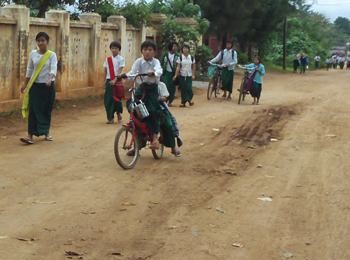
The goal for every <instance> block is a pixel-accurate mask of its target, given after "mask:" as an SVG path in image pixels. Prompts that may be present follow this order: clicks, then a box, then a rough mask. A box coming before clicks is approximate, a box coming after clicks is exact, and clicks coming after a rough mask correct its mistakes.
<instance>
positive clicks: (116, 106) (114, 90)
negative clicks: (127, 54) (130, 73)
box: [103, 41, 125, 124]
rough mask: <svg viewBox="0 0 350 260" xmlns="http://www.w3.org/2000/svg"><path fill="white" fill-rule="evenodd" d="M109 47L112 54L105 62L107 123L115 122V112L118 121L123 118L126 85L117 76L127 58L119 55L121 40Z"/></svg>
mask: <svg viewBox="0 0 350 260" xmlns="http://www.w3.org/2000/svg"><path fill="white" fill-rule="evenodd" d="M109 48H110V50H111V52H112V56H110V57H108V58H106V60H105V62H104V64H103V67H104V72H105V79H106V83H105V95H104V105H105V109H106V114H107V124H114V114H115V113H117V115H118V122H121V120H122V113H123V103H122V99H123V97H124V87H123V84H122V81H121V80H120V79H118V78H117V76H119V75H120V74H121V73H122V71H123V69H124V67H125V60H124V58H123V57H122V56H120V55H119V52H120V50H121V45H120V43H119V42H117V41H114V42H112V43H111V44H110V46H109Z"/></svg>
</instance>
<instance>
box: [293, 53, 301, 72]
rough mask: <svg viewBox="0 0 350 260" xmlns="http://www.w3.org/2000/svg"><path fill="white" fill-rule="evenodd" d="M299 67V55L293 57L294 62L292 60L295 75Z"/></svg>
mask: <svg viewBox="0 0 350 260" xmlns="http://www.w3.org/2000/svg"><path fill="white" fill-rule="evenodd" d="M299 67H300V58H299V55H295V57H294V60H293V70H294V73H297V71H298V69H299Z"/></svg>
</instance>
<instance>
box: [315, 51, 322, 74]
mask: <svg viewBox="0 0 350 260" xmlns="http://www.w3.org/2000/svg"><path fill="white" fill-rule="evenodd" d="M314 61H315V69H317V70H318V69H319V68H320V62H321V57H320V56H319V55H316V56H315V58H314Z"/></svg>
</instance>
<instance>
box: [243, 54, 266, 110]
mask: <svg viewBox="0 0 350 260" xmlns="http://www.w3.org/2000/svg"><path fill="white" fill-rule="evenodd" d="M241 67H242V68H246V69H248V70H249V71H250V72H251V73H253V77H254V79H253V86H252V88H251V89H250V94H251V95H252V97H253V98H254V102H253V105H259V101H260V96H261V90H262V83H263V77H264V76H265V74H266V71H265V66H264V65H263V64H262V63H261V59H260V57H256V58H255V60H254V63H251V64H248V65H245V66H241Z"/></svg>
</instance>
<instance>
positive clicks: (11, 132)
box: [0, 71, 350, 260]
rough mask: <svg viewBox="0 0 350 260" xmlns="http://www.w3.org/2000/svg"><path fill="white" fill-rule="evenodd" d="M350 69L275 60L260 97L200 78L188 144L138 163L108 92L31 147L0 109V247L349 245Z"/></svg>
mask: <svg viewBox="0 0 350 260" xmlns="http://www.w3.org/2000/svg"><path fill="white" fill-rule="evenodd" d="M349 77H350V75H349V74H347V73H345V72H334V71H332V72H328V73H327V72H314V73H312V74H309V75H306V76H299V75H289V74H270V75H269V76H267V77H266V79H265V82H266V83H265V85H264V90H263V99H262V104H261V105H260V106H251V105H248V104H246V105H241V106H238V105H237V104H236V100H234V102H223V101H220V100H217V101H211V102H207V101H206V100H205V95H204V93H203V92H201V91H197V96H196V99H195V102H196V104H195V107H193V108H190V109H185V110H184V109H180V108H174V109H173V111H174V113H175V114H176V116H177V118H178V120H179V122H181V132H182V135H183V137H184V140H185V146H184V148H183V149H182V151H183V156H182V157H181V158H174V157H172V156H171V155H170V153H169V152H167V154H166V157H165V159H164V160H162V161H161V162H155V161H154V160H153V159H152V157H151V154H150V151H147V150H145V151H143V152H142V158H141V160H140V161H139V164H138V165H137V168H136V169H135V170H132V171H123V170H121V169H120V168H119V167H118V166H117V165H116V162H115V160H114V157H113V156H114V155H113V139H114V134H115V132H116V130H117V126H116V125H115V126H110V125H105V124H104V111H103V108H102V107H101V106H89V107H84V106H82V105H78V106H77V107H75V108H71V109H70V110H64V111H63V112H57V113H55V115H54V124H53V135H54V137H55V141H54V142H53V143H47V142H38V143H36V144H35V145H33V146H29V147H25V146H23V145H21V144H20V143H19V142H18V138H19V137H20V136H21V135H23V134H24V132H23V131H22V130H25V126H24V124H23V123H21V124H18V123H16V122H15V121H14V120H12V121H11V120H10V121H9V120H2V121H0V122H1V124H2V125H1V128H0V136H1V138H0V259H2V260H12V259H14V260H22V259H23V260H32V259H33V260H37V259H50V260H51V259H68V257H70V258H71V259H93V260H95V259H108V260H109V259H140V260H141V259H162V260H163V259H174V260H178V259H179V260H182V259H190V260H192V259H194V260H197V259H199V260H205V259H220V260H221V259H239V260H240V259H249V260H250V259H252V260H255V259H257V260H260V259H263V260H265V259H266V260H270V259H290V258H293V259H304V260H306V259H308V260H320V259H327V260H328V259H331V260H333V259H334V260H346V259H350V235H349V230H350V202H349V198H350V197H349V196H350V189H349V187H350V175H349V169H350V160H349V158H350V148H349V147H350V120H349V111H350V102H349V98H350V88H349ZM249 102H251V100H250V99H249ZM247 103H248V102H247ZM213 128H218V129H220V131H219V132H215V131H213V130H212V129H213ZM18 129H22V130H21V131H19V130H18ZM271 139H272V140H273V142H271ZM274 139H277V140H274ZM258 198H260V199H262V200H259V199H258ZM263 200H267V201H263ZM75 253H76V254H77V255H74V254H75Z"/></svg>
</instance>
